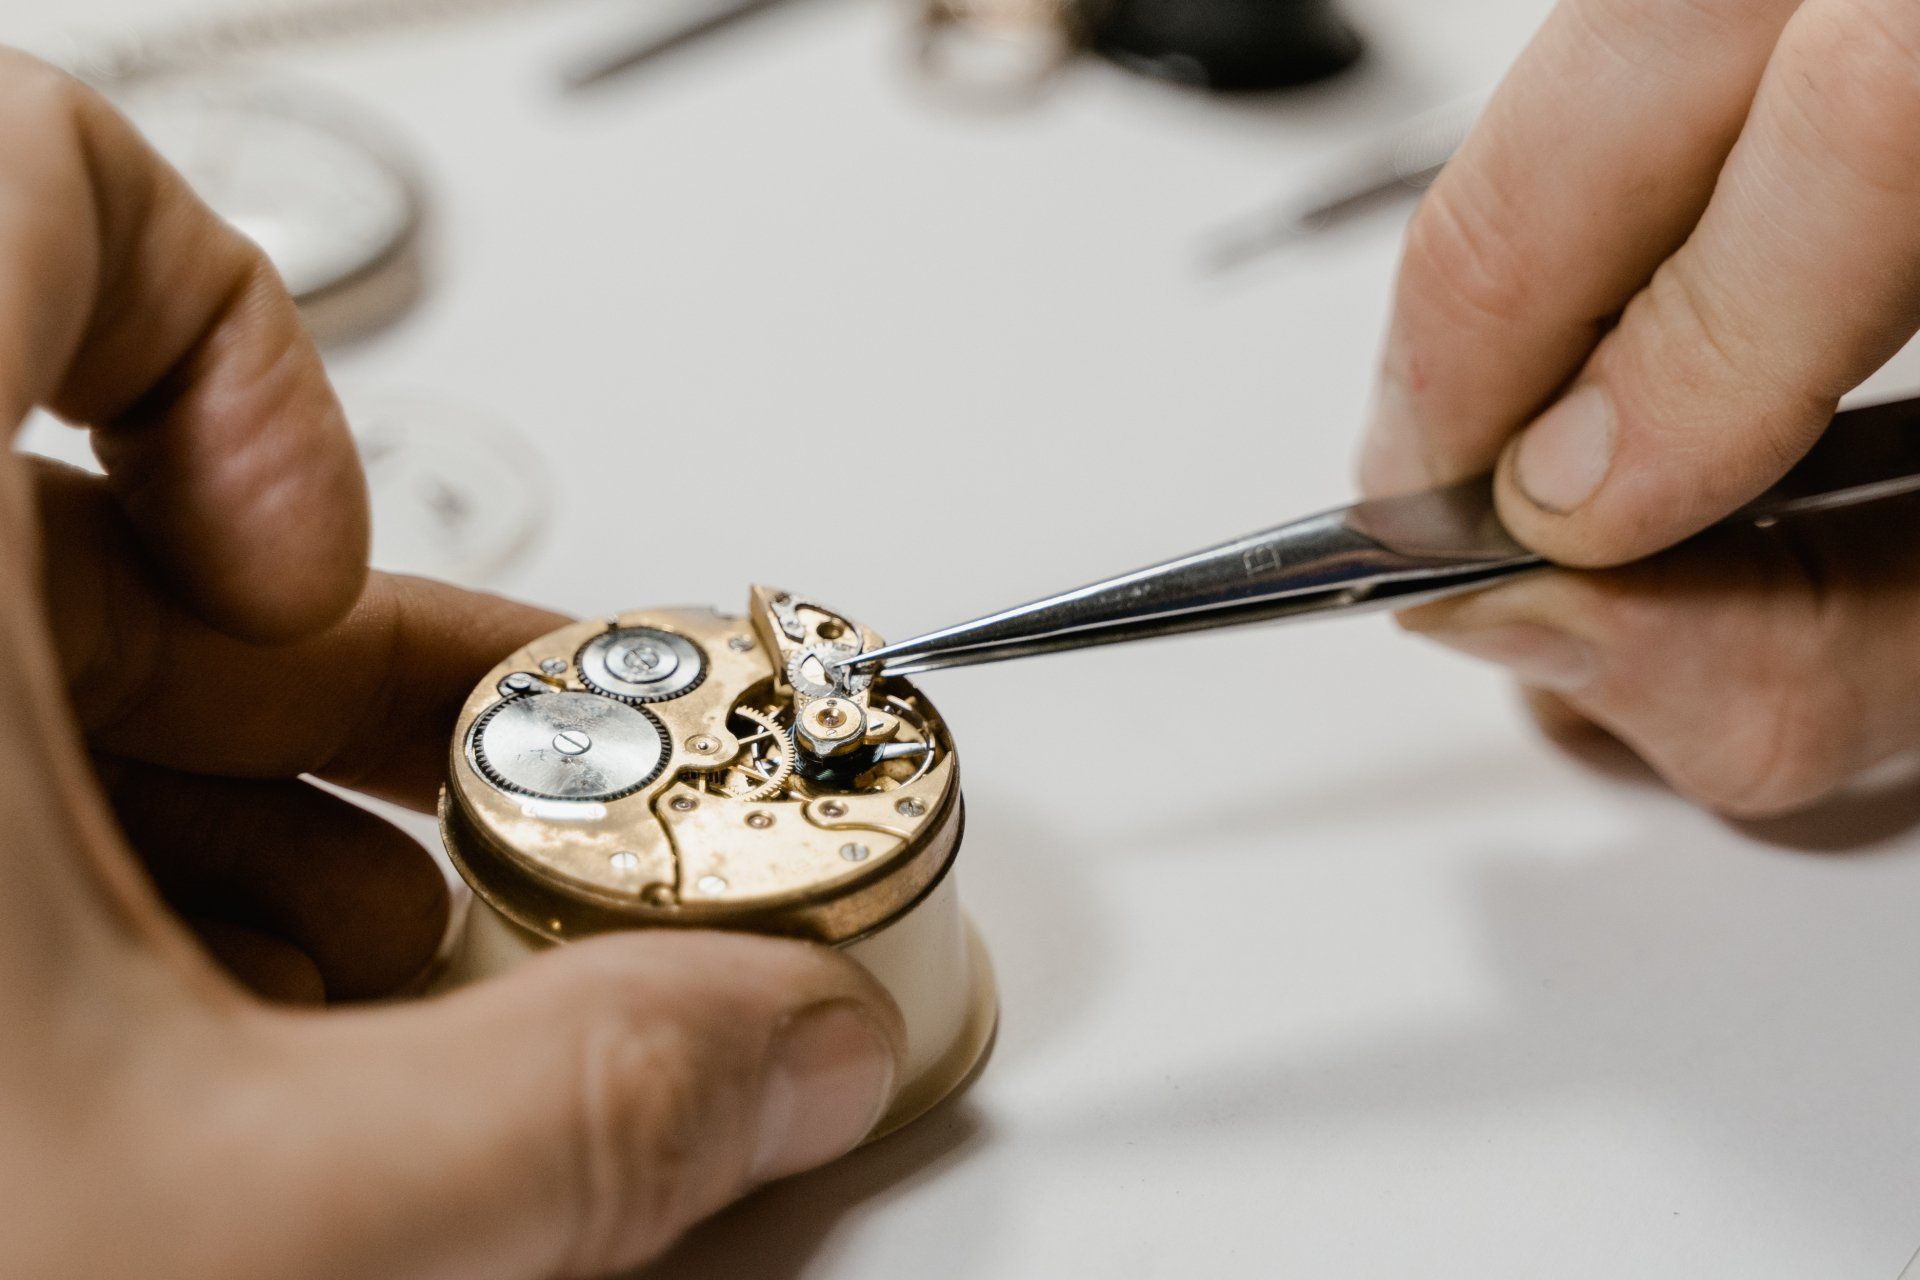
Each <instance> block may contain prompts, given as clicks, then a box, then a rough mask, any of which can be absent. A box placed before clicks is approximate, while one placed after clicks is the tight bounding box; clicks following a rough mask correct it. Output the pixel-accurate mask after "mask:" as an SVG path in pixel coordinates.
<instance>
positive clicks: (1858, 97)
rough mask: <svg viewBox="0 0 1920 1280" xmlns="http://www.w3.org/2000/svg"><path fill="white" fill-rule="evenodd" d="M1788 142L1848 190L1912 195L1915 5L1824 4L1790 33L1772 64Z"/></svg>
mask: <svg viewBox="0 0 1920 1280" xmlns="http://www.w3.org/2000/svg"><path fill="white" fill-rule="evenodd" d="M1778 67H1779V78H1778V81H1777V83H1778V84H1779V85H1780V87H1781V90H1782V93H1781V100H1782V102H1783V103H1784V104H1785V108H1786V112H1787V119H1786V124H1787V126H1788V135H1789V137H1790V138H1792V139H1793V141H1794V142H1795V143H1796V144H1797V146H1798V147H1799V148H1800V149H1802V150H1804V151H1807V152H1809V153H1811V154H1813V155H1815V156H1817V157H1818V158H1820V159H1822V160H1823V161H1830V162H1834V163H1838V164H1840V165H1841V166H1843V167H1844V168H1845V169H1846V170H1847V172H1848V174H1849V176H1851V177H1852V178H1853V179H1854V180H1856V181H1857V182H1859V183H1861V184H1862V185H1864V186H1866V187H1867V188H1869V189H1871V190H1875V191H1880V192H1884V193H1888V194H1892V195H1896V196H1901V197H1910V196H1913V195H1914V194H1916V193H1920V134H1916V132H1915V129H1914V122H1915V120H1916V119H1920V5H1915V4H1913V3H1911V0H1822V2H1821V3H1818V4H1810V5H1807V6H1806V7H1805V8H1803V9H1802V10H1801V11H1800V12H1799V14H1798V15H1796V17H1795V19H1794V21H1793V22H1792V23H1791V24H1789V26H1788V28H1787V31H1786V34H1785V37H1784V38H1783V39H1782V41H1781V46H1780V53H1779V55H1778Z"/></svg>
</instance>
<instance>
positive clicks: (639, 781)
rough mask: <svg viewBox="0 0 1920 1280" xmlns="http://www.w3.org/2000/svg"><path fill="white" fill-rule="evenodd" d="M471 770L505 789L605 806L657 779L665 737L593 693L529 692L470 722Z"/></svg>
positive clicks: (652, 722)
mask: <svg viewBox="0 0 1920 1280" xmlns="http://www.w3.org/2000/svg"><path fill="white" fill-rule="evenodd" d="M472 742H473V763H474V765H475V767H476V768H478V769H479V770H480V772H481V773H482V774H483V775H485V777H486V778H487V779H488V781H490V782H492V783H493V784H494V785H495V786H497V787H500V788H501V789H502V790H505V791H511V792H515V793H518V794H520V795H525V796H532V797H535V798H537V799H542V800H576V801H602V802H605V801H609V800H617V799H619V798H621V797H622V796H628V795H632V794H633V793H634V792H636V791H638V790H640V788H642V787H644V786H646V785H647V784H648V783H649V782H652V781H653V780H654V779H655V778H657V777H659V776H660V771H661V770H662V769H663V768H664V767H665V765H666V762H667V754H668V751H667V735H666V732H665V730H664V729H663V728H662V727H661V725H660V722H659V721H658V720H656V719H654V717H653V716H651V715H650V714H648V713H647V712H645V711H642V710H640V709H639V708H637V707H631V706H628V705H626V704H625V703H621V702H614V701H611V700H609V699H607V698H602V697H600V696H599V695H597V694H591V693H572V692H568V693H531V694H524V695H521V696H517V697H511V698H508V699H506V700H505V701H503V702H500V703H497V704H496V705H495V706H494V707H493V708H492V709H491V710H490V711H487V712H486V713H485V714H484V715H482V716H481V717H480V719H479V720H477V721H476V722H475V723H474V726H473V736H472Z"/></svg>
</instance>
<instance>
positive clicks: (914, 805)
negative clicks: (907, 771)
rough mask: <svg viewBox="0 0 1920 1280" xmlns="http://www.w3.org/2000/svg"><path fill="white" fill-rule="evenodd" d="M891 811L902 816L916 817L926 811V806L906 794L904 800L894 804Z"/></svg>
mask: <svg viewBox="0 0 1920 1280" xmlns="http://www.w3.org/2000/svg"><path fill="white" fill-rule="evenodd" d="M893 811H894V812H895V813H897V814H900V815H902V816H903V817H908V818H917V817H919V816H920V815H921V814H923V813H925V812H926V811H927V806H926V805H925V804H924V803H922V802H921V801H919V800H917V799H915V798H914V797H913V796H908V797H907V798H906V799H905V800H902V801H901V802H900V803H898V804H896V805H894V806H893Z"/></svg>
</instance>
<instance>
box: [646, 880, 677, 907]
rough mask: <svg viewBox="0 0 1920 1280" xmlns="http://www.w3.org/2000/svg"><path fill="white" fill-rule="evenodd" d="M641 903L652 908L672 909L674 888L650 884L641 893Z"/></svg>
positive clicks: (666, 885) (668, 885) (667, 885)
mask: <svg viewBox="0 0 1920 1280" xmlns="http://www.w3.org/2000/svg"><path fill="white" fill-rule="evenodd" d="M640 901H642V902H644V903H646V904H647V905H648V906H650V907H670V906H672V905H673V886H672V885H670V884H650V885H648V886H647V887H646V888H644V889H642V890H641V891H640Z"/></svg>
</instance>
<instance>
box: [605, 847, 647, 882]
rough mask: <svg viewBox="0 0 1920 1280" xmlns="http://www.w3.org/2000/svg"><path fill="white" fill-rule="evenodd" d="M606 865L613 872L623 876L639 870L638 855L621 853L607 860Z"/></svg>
mask: <svg viewBox="0 0 1920 1280" xmlns="http://www.w3.org/2000/svg"><path fill="white" fill-rule="evenodd" d="M607 865H609V866H611V867H612V868H613V869H614V870H615V871H618V872H619V873H620V874H621V875H623V876H624V875H627V874H629V873H631V872H634V871H637V870H639V868H640V855H639V854H637V853H627V852H624V851H622V852H620V853H616V854H614V855H613V856H612V857H610V858H608V859H607Z"/></svg>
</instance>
